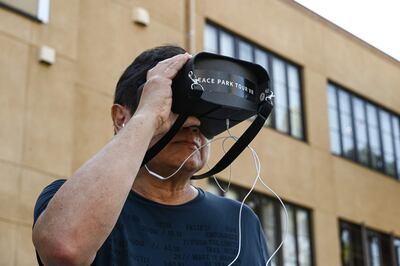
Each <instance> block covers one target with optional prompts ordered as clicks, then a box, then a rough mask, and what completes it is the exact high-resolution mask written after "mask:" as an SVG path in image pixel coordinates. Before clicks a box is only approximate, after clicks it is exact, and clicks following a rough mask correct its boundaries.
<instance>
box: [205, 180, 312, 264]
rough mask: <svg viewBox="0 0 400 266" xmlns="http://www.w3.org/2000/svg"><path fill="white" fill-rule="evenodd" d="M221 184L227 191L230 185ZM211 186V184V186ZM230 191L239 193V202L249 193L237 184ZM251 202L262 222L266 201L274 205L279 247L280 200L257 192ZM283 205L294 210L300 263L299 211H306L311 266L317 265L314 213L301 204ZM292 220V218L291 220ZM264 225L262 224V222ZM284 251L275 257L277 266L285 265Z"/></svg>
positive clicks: (276, 241)
mask: <svg viewBox="0 0 400 266" xmlns="http://www.w3.org/2000/svg"><path fill="white" fill-rule="evenodd" d="M218 182H219V184H220V185H221V186H222V187H223V188H224V189H225V188H226V187H227V186H228V183H227V182H225V181H221V180H218ZM209 185H210V184H209ZM211 185H213V186H215V187H216V188H217V189H218V195H219V196H224V194H225V193H224V192H222V191H221V190H220V189H219V188H218V186H217V185H214V184H211ZM229 189H230V190H233V191H234V192H236V193H237V195H238V201H241V200H243V198H244V197H245V196H246V194H247V193H248V191H249V188H244V187H241V186H238V185H236V184H232V183H231V184H230V185H229ZM249 200H253V201H254V202H255V203H256V206H255V208H252V209H253V211H254V212H255V213H256V215H257V216H258V217H259V219H260V221H262V220H261V218H262V213H261V206H262V203H263V201H264V200H268V201H270V202H271V203H272V204H273V209H274V214H275V216H274V222H275V225H276V232H275V239H274V242H275V245H278V244H279V243H280V242H281V241H282V237H283V234H282V224H283V222H282V219H281V218H282V217H281V210H282V207H281V204H280V202H279V200H277V199H276V198H274V197H271V196H269V195H266V194H264V193H260V192H256V191H253V192H252V193H251V194H250V196H249V197H248V198H247V201H249ZM282 201H283V203H284V204H285V205H286V206H290V207H291V208H292V209H293V223H294V236H295V252H296V261H297V262H299V247H298V238H297V232H298V225H297V211H298V210H302V211H305V212H306V213H307V216H308V225H307V229H308V234H309V239H310V263H311V266H314V265H315V250H314V243H315V242H314V233H313V230H312V228H313V212H312V210H311V209H309V208H308V207H304V206H301V205H299V204H296V203H292V202H288V201H285V200H282ZM289 219H290V218H289ZM261 224H262V222H261ZM283 249H284V247H283V246H282V247H281V249H280V250H279V252H278V253H277V254H276V256H275V257H274V261H275V262H276V265H279V266H280V265H284V263H283V260H284V258H283ZM269 251H270V254H269V255H272V251H271V250H269Z"/></svg>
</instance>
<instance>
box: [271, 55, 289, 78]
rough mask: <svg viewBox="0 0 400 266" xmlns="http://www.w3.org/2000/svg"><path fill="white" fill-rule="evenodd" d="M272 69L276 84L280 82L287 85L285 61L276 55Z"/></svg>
mask: <svg viewBox="0 0 400 266" xmlns="http://www.w3.org/2000/svg"><path fill="white" fill-rule="evenodd" d="M272 70H273V81H274V84H276V83H280V84H282V85H286V78H285V65H284V63H283V61H282V60H280V59H278V58H276V57H273V60H272Z"/></svg>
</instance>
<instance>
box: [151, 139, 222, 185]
mask: <svg viewBox="0 0 400 266" xmlns="http://www.w3.org/2000/svg"><path fill="white" fill-rule="evenodd" d="M225 138H229V137H218V138H214V139H212V140H210V141H207V142H206V143H205V144H203V145H201V146H200V147H199V148H197V147H196V149H195V150H194V151H193V152H192V153H191V154H190V155H189V156H188V157H187V158H186V159H185V160H184V161H183V162H182V164H181V165H180V166H179V167H178V169H176V170H175V172H173V173H172V174H170V175H169V176H167V177H164V176H161V175H159V174H157V173H155V172H153V171H152V170H150V169H149V168H148V166H147V164H145V165H144V167H145V168H146V170H147V172H148V173H149V174H151V175H152V176H154V177H156V178H158V179H161V180H167V179H170V178H171V177H173V176H174V175H176V173H178V172H179V171H180V170H181V169H182V167H183V166H184V165H185V163H186V162H187V160H189V159H190V157H192V156H193V155H194V154H195V153H196V152H197V151H200V150H201V149H202V148H204V147H205V146H207V145H209V144H211V143H213V142H214V141H217V140H220V139H225Z"/></svg>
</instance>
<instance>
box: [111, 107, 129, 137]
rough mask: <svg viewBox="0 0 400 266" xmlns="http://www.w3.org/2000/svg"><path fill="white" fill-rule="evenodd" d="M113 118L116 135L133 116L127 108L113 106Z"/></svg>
mask: <svg viewBox="0 0 400 266" xmlns="http://www.w3.org/2000/svg"><path fill="white" fill-rule="evenodd" d="M111 118H112V120H113V124H114V134H117V133H118V132H119V131H120V130H121V129H122V128H123V127H124V125H125V124H126V123H127V122H128V121H129V119H130V118H131V114H130V111H129V110H128V108H126V107H125V106H122V105H120V104H113V105H112V106H111Z"/></svg>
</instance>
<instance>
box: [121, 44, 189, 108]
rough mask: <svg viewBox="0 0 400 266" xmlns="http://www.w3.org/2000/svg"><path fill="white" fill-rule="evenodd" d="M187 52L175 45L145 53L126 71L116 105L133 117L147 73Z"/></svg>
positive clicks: (156, 48)
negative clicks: (139, 89)
mask: <svg viewBox="0 0 400 266" xmlns="http://www.w3.org/2000/svg"><path fill="white" fill-rule="evenodd" d="M184 53H186V51H185V50H184V49H183V48H181V47H179V46H173V45H165V46H158V47H155V48H152V49H149V50H146V51H144V52H143V53H141V54H140V55H139V56H138V57H136V58H135V60H133V62H132V63H131V64H130V65H129V66H128V67H127V68H126V69H125V71H124V73H123V74H122V76H121V77H120V78H119V80H118V83H117V87H116V89H115V95H114V104H120V105H122V106H124V107H126V108H128V110H129V111H130V114H131V115H132V114H133V113H134V112H135V111H136V108H137V106H136V105H137V102H138V98H139V97H140V96H139V95H138V93H137V92H138V88H139V87H140V86H141V85H142V84H144V83H145V82H146V75H147V71H149V70H150V69H151V68H153V67H154V66H155V65H156V64H157V63H158V62H160V61H163V60H165V59H167V58H170V57H173V56H175V55H177V54H184Z"/></svg>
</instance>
